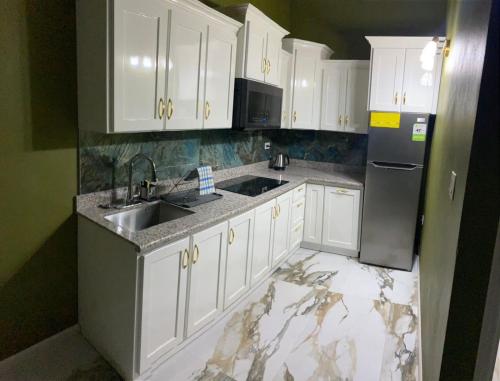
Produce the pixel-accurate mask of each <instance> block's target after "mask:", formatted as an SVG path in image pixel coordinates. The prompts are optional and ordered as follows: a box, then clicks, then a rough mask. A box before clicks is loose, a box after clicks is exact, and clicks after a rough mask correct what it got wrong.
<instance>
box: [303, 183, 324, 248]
mask: <svg viewBox="0 0 500 381" xmlns="http://www.w3.org/2000/svg"><path fill="white" fill-rule="evenodd" d="M324 193H325V187H324V186H323V185H315V184H307V188H306V210H305V214H304V242H308V243H312V244H317V245H318V246H319V245H321V235H322V229H323V200H324Z"/></svg>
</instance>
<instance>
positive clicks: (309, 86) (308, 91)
mask: <svg viewBox="0 0 500 381" xmlns="http://www.w3.org/2000/svg"><path fill="white" fill-rule="evenodd" d="M316 65H317V59H316V57H314V56H310V55H308V54H307V53H303V52H297V51H295V54H294V68H295V70H294V71H295V72H294V80H293V100H292V104H293V106H292V128H301V129H315V128H314V101H315V100H314V86H315V75H316Z"/></svg>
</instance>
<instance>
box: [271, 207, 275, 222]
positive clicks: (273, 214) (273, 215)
mask: <svg viewBox="0 0 500 381" xmlns="http://www.w3.org/2000/svg"><path fill="white" fill-rule="evenodd" d="M271 216H272V217H273V220H275V219H276V207H275V206H273V209H272V210H271Z"/></svg>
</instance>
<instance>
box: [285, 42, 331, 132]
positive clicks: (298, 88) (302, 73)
mask: <svg viewBox="0 0 500 381" xmlns="http://www.w3.org/2000/svg"><path fill="white" fill-rule="evenodd" d="M283 49H285V50H286V51H288V52H289V53H291V54H292V67H293V72H292V81H291V83H292V86H291V92H292V101H291V108H290V109H291V112H292V114H291V128H296V129H308V130H318V129H319V127H320V125H319V116H320V115H319V113H320V98H321V79H320V77H321V65H320V64H321V60H325V59H328V58H329V57H330V56H331V55H332V53H333V51H332V50H331V49H330V48H328V47H327V46H326V45H323V44H318V43H315V42H310V41H304V40H299V39H295V38H285V39H283Z"/></svg>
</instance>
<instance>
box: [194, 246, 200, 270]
mask: <svg viewBox="0 0 500 381" xmlns="http://www.w3.org/2000/svg"><path fill="white" fill-rule="evenodd" d="M199 258H200V249H199V248H198V245H194V249H193V265H194V264H195V263H196V262H198V259H199Z"/></svg>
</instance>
